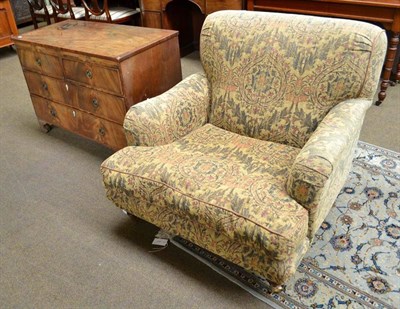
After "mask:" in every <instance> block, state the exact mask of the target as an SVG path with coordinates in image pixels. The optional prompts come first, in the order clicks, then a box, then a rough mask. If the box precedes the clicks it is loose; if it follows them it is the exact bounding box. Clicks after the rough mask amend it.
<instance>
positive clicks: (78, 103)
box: [13, 20, 182, 150]
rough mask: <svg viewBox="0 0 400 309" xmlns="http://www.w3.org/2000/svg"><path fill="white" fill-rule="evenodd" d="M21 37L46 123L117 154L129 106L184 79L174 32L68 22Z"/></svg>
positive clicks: (33, 89)
mask: <svg viewBox="0 0 400 309" xmlns="http://www.w3.org/2000/svg"><path fill="white" fill-rule="evenodd" d="M13 40H14V43H15V45H16V46H17V52H18V56H19V60H20V63H21V66H22V68H23V72H24V75H25V79H26V82H27V85H28V88H29V92H30V95H31V99H32V103H33V107H34V109H35V113H36V116H37V118H38V120H39V123H40V125H41V126H43V128H45V129H46V130H49V129H50V128H51V126H53V125H54V126H58V127H61V128H64V129H66V130H69V131H72V132H74V133H77V134H79V135H82V136H84V137H87V138H90V139H92V140H95V141H97V142H99V143H101V144H104V145H106V146H107V147H109V148H112V149H115V150H117V149H120V148H122V147H124V146H126V140H125V135H124V132H123V127H122V124H123V120H124V116H125V114H126V112H127V110H128V109H129V107H130V106H132V105H133V104H135V103H138V102H140V101H143V100H145V99H147V98H150V97H153V96H156V95H158V94H160V93H163V92H164V91H166V90H168V89H169V88H171V87H172V86H174V85H175V84H177V83H178V82H179V81H180V80H181V79H182V73H181V64H180V57H179V44H178V33H177V32H176V31H172V30H161V29H150V28H141V27H133V26H124V25H114V24H107V23H96V22H86V21H77V20H66V21H63V22H61V23H57V24H53V25H50V26H47V27H43V28H40V29H38V30H34V31H31V32H29V33H26V34H23V35H20V36H15V37H13Z"/></svg>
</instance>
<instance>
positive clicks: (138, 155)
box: [102, 124, 308, 282]
mask: <svg viewBox="0 0 400 309" xmlns="http://www.w3.org/2000/svg"><path fill="white" fill-rule="evenodd" d="M299 151H300V149H298V148H295V147H291V146H287V145H283V144H277V143H272V142H267V141H262V140H257V139H253V138H249V137H245V136H242V135H238V134H235V133H231V132H228V131H225V130H223V129H220V128H217V127H215V126H213V125H211V124H206V125H205V126H202V127H201V128H199V129H197V130H195V131H193V132H192V133H190V134H188V135H186V136H185V137H184V138H181V139H179V140H178V141H176V142H174V143H170V144H167V145H163V146H158V147H127V148H125V149H122V150H120V151H119V152H118V153H116V154H114V155H113V156H112V157H111V158H110V159H109V160H108V161H106V162H105V163H104V164H103V168H102V170H103V173H104V176H105V181H106V186H107V188H108V196H109V197H110V198H111V199H112V200H113V201H114V202H115V203H116V204H117V205H118V206H120V207H121V208H124V209H126V207H128V208H127V210H128V211H129V212H131V213H133V214H135V215H136V216H138V217H141V218H143V219H145V220H148V221H150V222H152V223H154V224H155V225H157V226H159V227H162V228H163V229H165V230H167V231H169V232H171V233H172V234H178V235H185V237H186V238H188V239H189V240H192V241H195V240H196V236H194V235H193V234H197V233H200V234H202V233H204V231H207V232H206V234H209V235H211V236H212V237H216V238H218V237H219V235H220V234H221V235H223V236H224V241H223V242H222V246H221V244H218V243H215V242H216V241H217V239H212V237H209V238H208V239H207V241H206V242H202V243H201V244H202V245H203V246H204V247H205V248H207V249H209V250H210V251H215V248H214V247H213V246H216V248H219V249H222V248H224V246H225V241H230V242H231V243H235V244H236V246H235V249H236V251H237V253H236V254H240V255H242V256H243V255H245V256H247V255H251V254H254V253H255V252H258V253H257V256H256V257H257V261H256V262H257V263H256V265H255V267H254V266H253V265H251V264H250V265H249V264H248V263H249V261H240V260H238V263H239V264H242V266H244V267H246V268H250V269H252V268H253V270H255V271H257V272H260V270H261V271H262V272H261V274H262V275H264V276H267V277H269V278H273V279H274V281H275V282H280V281H281V280H282V279H286V278H287V276H288V275H289V274H290V273H291V272H290V273H287V267H277V268H276V269H273V268H272V267H271V266H270V265H269V264H266V263H265V262H263V259H262V258H260V257H263V256H270V257H273V258H274V260H277V261H279V263H280V264H285V263H286V264H287V266H288V267H289V266H291V265H292V261H293V259H294V257H295V256H297V252H298V251H299V250H300V251H301V250H303V247H304V243H306V244H308V239H307V237H306V235H307V231H308V228H307V224H304V222H307V221H308V211H307V210H306V209H305V208H304V207H302V206H301V205H300V204H298V203H297V202H296V201H295V200H294V199H292V198H291V197H290V196H289V195H288V194H287V193H286V189H285V186H286V180H287V178H288V171H289V169H290V167H291V166H292V164H293V161H294V160H295V158H296V156H297V154H298V153H299ZM192 222H196V223H197V229H194V228H193V225H192ZM225 239H226V240H225ZM238 248H239V249H238ZM217 252H219V254H220V255H221V256H223V257H225V252H224V250H222V251H220V250H218V251H217ZM260 252H262V255H260ZM226 258H231V257H230V256H229V255H228V256H226ZM288 261H289V262H288ZM243 263H245V264H244V265H243ZM294 270H295V269H292V271H294Z"/></svg>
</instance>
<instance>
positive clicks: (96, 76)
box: [63, 59, 123, 95]
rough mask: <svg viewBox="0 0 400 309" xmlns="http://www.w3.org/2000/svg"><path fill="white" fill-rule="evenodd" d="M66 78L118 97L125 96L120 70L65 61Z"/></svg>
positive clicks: (88, 63) (69, 60) (87, 63)
mask: <svg viewBox="0 0 400 309" xmlns="http://www.w3.org/2000/svg"><path fill="white" fill-rule="evenodd" d="M63 65H64V71H65V77H66V78H67V79H70V80H72V81H77V82H79V83H83V84H86V85H89V86H91V87H95V88H97V89H100V90H103V91H106V92H110V93H113V94H117V95H123V92H122V85H121V81H120V74H119V70H118V69H116V68H109V67H103V66H99V65H97V64H92V63H90V62H80V61H75V60H71V59H63Z"/></svg>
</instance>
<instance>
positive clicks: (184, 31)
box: [141, 0, 245, 56]
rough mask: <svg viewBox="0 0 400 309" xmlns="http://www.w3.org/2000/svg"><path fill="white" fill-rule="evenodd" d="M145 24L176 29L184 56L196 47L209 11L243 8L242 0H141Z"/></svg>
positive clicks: (243, 2) (146, 25)
mask: <svg viewBox="0 0 400 309" xmlns="http://www.w3.org/2000/svg"><path fill="white" fill-rule="evenodd" d="M141 9H142V13H143V25H144V26H145V27H151V28H159V29H172V30H178V31H179V46H180V50H181V55H182V56H184V55H186V54H188V53H190V52H192V51H193V50H196V49H198V46H199V37H200V30H201V27H202V25H203V22H204V19H205V17H206V16H207V15H208V14H211V13H213V12H216V11H220V10H241V9H245V1H243V0H222V1H221V0H142V1H141Z"/></svg>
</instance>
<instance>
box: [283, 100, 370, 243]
mask: <svg viewBox="0 0 400 309" xmlns="http://www.w3.org/2000/svg"><path fill="white" fill-rule="evenodd" d="M371 103H372V101H371V100H367V99H353V100H347V101H344V102H342V103H340V104H338V105H336V106H335V107H334V108H332V109H331V110H330V111H329V113H328V114H327V115H326V116H325V118H324V119H323V121H322V122H321V123H320V125H319V126H318V128H317V129H316V130H315V132H314V133H313V134H312V135H311V137H310V139H309V140H308V141H307V143H306V144H305V145H304V147H303V148H302V150H301V151H300V152H299V154H298V155H297V157H296V159H295V161H294V163H293V166H292V168H291V170H290V172H289V177H288V181H287V184H286V189H287V191H288V193H289V195H290V196H291V197H292V198H293V199H295V200H296V201H297V202H298V203H299V204H301V205H302V206H303V207H304V208H306V209H307V210H308V211H309V238H310V239H312V237H313V235H314V234H315V232H316V231H317V230H318V228H319V226H320V225H321V224H322V222H323V221H324V219H325V217H326V216H327V214H328V212H329V210H330V209H331V207H332V205H333V203H334V202H335V199H336V197H337V195H338V194H339V192H340V190H341V189H342V187H343V185H344V183H345V181H346V179H347V176H348V173H349V172H350V168H351V163H352V160H353V156H354V149H355V147H356V144H357V141H358V138H359V135H360V131H361V127H362V123H363V120H364V116H365V113H366V111H367V109H368V108H369V107H370V106H371Z"/></svg>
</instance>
